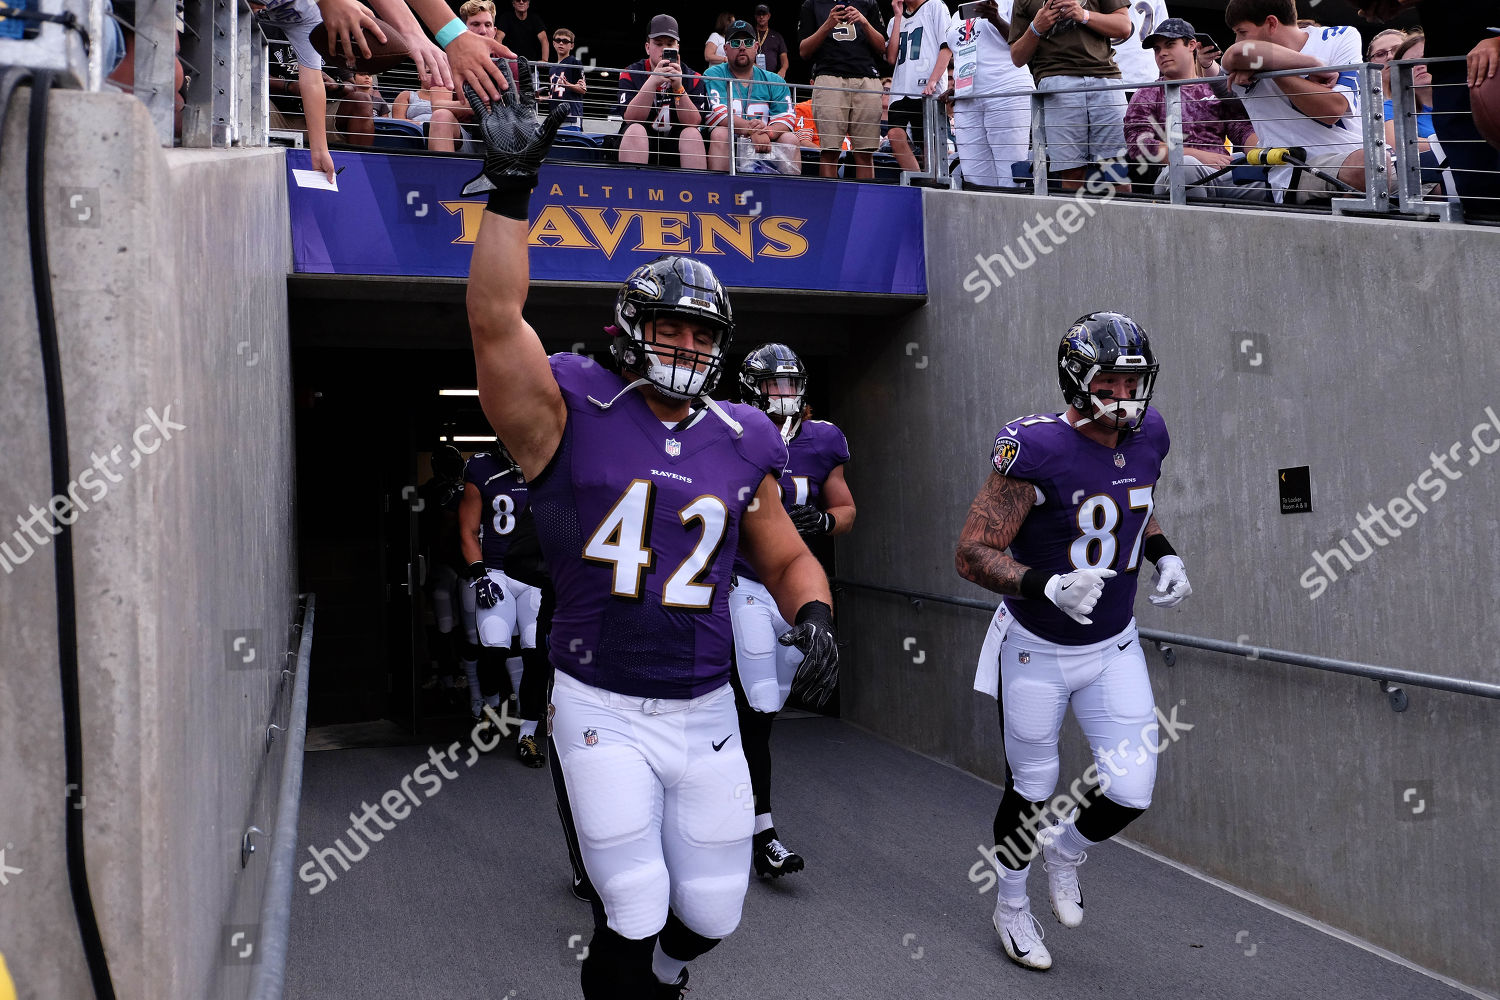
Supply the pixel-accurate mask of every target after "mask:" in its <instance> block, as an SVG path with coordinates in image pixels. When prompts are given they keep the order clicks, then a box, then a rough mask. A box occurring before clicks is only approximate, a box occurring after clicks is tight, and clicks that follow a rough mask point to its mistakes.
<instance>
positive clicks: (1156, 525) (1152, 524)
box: [1141, 514, 1166, 539]
mask: <svg viewBox="0 0 1500 1000" xmlns="http://www.w3.org/2000/svg"><path fill="white" fill-rule="evenodd" d="M1165 534H1166V532H1165V531H1162V530H1161V524H1160V522H1158V521H1157V520H1156V515H1155V514H1152V515H1151V520H1149V521H1147V522H1146V530H1145V532H1143V533H1142V536H1141V537H1142V538H1143V539H1146V538H1150V537H1151V536H1152V535H1165Z"/></svg>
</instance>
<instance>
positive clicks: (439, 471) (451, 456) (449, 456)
mask: <svg viewBox="0 0 1500 1000" xmlns="http://www.w3.org/2000/svg"><path fill="white" fill-rule="evenodd" d="M432 474H433V475H435V476H437V477H438V478H439V479H445V480H448V481H450V482H451V481H453V480H455V479H462V478H463V477H464V454H463V452H461V451H459V450H458V449H457V448H455V447H454V446H453V445H451V444H442V445H438V447H437V448H435V449H434V450H433V452H432Z"/></svg>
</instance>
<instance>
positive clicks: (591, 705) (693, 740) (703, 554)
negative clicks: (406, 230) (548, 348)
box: [464, 59, 838, 998]
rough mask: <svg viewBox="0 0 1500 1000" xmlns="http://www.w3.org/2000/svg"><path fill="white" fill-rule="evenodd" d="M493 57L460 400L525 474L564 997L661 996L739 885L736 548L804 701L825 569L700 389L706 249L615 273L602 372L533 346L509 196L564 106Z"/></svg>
mask: <svg viewBox="0 0 1500 1000" xmlns="http://www.w3.org/2000/svg"><path fill="white" fill-rule="evenodd" d="M501 69H502V72H503V74H504V75H505V76H506V77H507V83H508V84H509V86H508V88H507V89H506V90H505V93H504V96H503V98H502V99H500V100H497V101H493V102H491V103H488V104H486V103H485V102H483V101H482V100H481V99H480V98H479V97H478V95H477V94H475V93H473V91H472V90H468V91H467V96H468V97H469V99H470V103H471V104H472V106H473V108H474V113H475V117H476V120H477V121H478V122H479V124H480V128H481V130H482V132H483V134H484V137H485V147H486V150H485V154H486V155H485V159H484V168H483V171H482V174H481V176H480V177H478V178H476V179H475V180H474V181H471V182H470V183H469V184H468V185H466V186H465V189H464V191H465V193H466V194H473V193H476V192H478V191H482V190H488V191H489V204H488V206H487V209H486V211H485V213H484V218H483V222H482V223H481V225H480V228H479V234H478V239H477V242H476V243H475V246H474V255H473V260H472V263H471V265H470V281H469V288H468V312H469V325H470V330H471V333H472V335H473V341H474V360H475V368H476V370H477V372H478V376H479V400H480V403H481V405H482V406H483V407H484V412H485V415H486V416H487V417H488V418H489V421H490V425H491V426H493V427H494V428H495V430H496V432H497V433H498V434H499V436H500V439H501V440H502V441H504V442H505V446H506V448H507V449H508V450H509V451H510V453H511V455H513V456H514V457H515V460H516V463H517V464H518V465H519V466H520V467H521V472H522V474H523V475H524V476H525V477H526V480H527V485H528V486H529V487H530V497H531V507H532V510H533V512H534V514H535V517H536V523H537V532H538V535H539V537H540V538H541V542H542V551H543V553H544V554H545V555H546V558H547V567H548V569H549V571H550V572H551V574H552V580H553V585H554V588H555V590H556V594H557V608H556V611H555V613H554V615H553V619H552V637H551V659H552V664H553V666H554V667H555V668H556V677H555V680H554V683H553V691H552V706H551V708H550V709H549V711H550V712H551V713H552V739H553V746H554V747H555V748H556V754H557V758H558V762H559V764H560V766H561V768H562V772H563V776H564V779H565V783H566V786H567V793H568V803H569V806H570V807H571V811H572V815H573V819H574V821H575V825H576V827H577V831H578V840H579V848H580V853H581V856H582V860H583V864H584V868H585V869H586V872H587V875H588V877H589V879H590V880H591V881H592V883H593V885H594V887H595V889H596V891H597V892H598V896H599V901H598V902H597V903H595V904H594V934H593V937H592V938H591V939H590V941H589V946H588V956H587V958H585V959H584V960H583V961H582V962H581V963H580V965H581V970H582V971H581V978H582V984H583V993H584V996H585V997H588V998H598V997H642V996H653V997H655V996H663V995H668V996H681V994H682V992H683V991H684V990H685V989H686V982H687V968H686V966H687V963H688V962H689V961H690V960H692V959H694V958H696V957H697V956H699V955H702V954H703V953H704V952H706V951H707V950H708V949H710V948H712V947H713V946H714V945H715V944H717V943H718V940H719V939H720V938H722V937H724V936H725V935H726V934H728V933H730V932H731V931H733V930H734V928H735V927H736V925H738V923H739V920H740V913H741V909H742V907H743V904H744V896H745V890H746V887H747V885H748V884H749V873H750V841H751V833H752V819H751V813H750V812H749V810H747V809H745V808H744V797H743V793H741V794H740V795H739V796H736V789H739V788H743V787H745V786H747V785H748V783H749V778H750V774H749V768H748V766H747V765H746V763H745V755H744V752H743V750H742V748H741V746H740V741H739V726H738V722H737V721H736V716H735V709H734V692H733V690H732V689H731V687H730V684H729V673H730V668H729V654H730V648H731V645H732V643H733V634H732V631H731V628H730V624H729V593H728V592H729V582H730V579H729V578H730V574H731V570H732V567H733V563H734V559H735V554H736V553H737V552H740V551H743V553H744V555H745V557H746V559H747V561H748V562H749V563H750V565H751V566H753V567H754V568H755V571H756V574H757V575H758V576H759V577H760V578H761V580H762V581H764V582H765V584H766V587H767V589H768V590H769V591H770V592H771V594H772V595H773V596H774V598H775V599H776V602H777V603H778V605H779V606H780V607H781V608H782V610H783V614H785V615H787V616H788V617H790V618H791V619H792V620H793V621H794V622H795V623H796V626H795V627H794V628H793V629H792V630H791V631H790V632H789V633H787V634H786V635H785V636H782V638H781V641H782V642H783V643H785V644H787V645H796V646H798V647H799V648H800V649H801V650H802V651H803V653H804V654H805V655H804V658H803V662H802V666H801V668H800V669H799V671H798V675H797V681H798V684H799V688H800V689H802V690H805V691H806V692H807V696H808V697H809V698H812V699H816V698H818V697H826V695H827V692H828V691H829V690H831V689H832V687H833V684H834V683H835V682H836V680H837V663H838V651H837V645H836V643H835V639H834V633H833V628H832V609H831V607H830V600H831V598H830V595H829V590H828V581H827V578H826V577H825V576H824V575H823V569H822V567H821V566H820V565H819V564H818V560H817V559H816V558H815V557H814V556H813V554H812V553H811V552H809V551H808V548H807V546H806V544H804V543H803V541H802V539H801V537H800V536H799V535H798V534H797V529H796V528H795V527H794V526H793V524H792V521H791V519H790V518H789V517H787V514H786V510H785V509H784V508H783V507H782V506H781V503H780V498H779V497H778V496H777V494H776V480H777V477H778V476H779V475H780V474H781V471H782V470H783V469H784V468H785V467H786V445H785V444H784V443H783V442H782V440H781V437H780V435H779V434H777V432H776V428H775V426H774V425H772V424H771V422H770V420H769V419H768V418H767V417H766V415H765V414H764V413H761V412H760V411H759V410H756V409H754V408H753V407H749V406H745V405H743V404H738V403H718V402H716V401H714V400H713V399H711V398H710V397H709V395H708V393H709V392H710V391H711V390H712V389H713V387H714V385H715V383H716V382H717V381H718V379H719V375H720V373H721V369H722V367H723V365H724V360H725V352H726V350H727V349H728V346H729V343H730V338H731V336H732V334H733V331H734V322H733V317H732V313H731V311H730V305H729V297H728V295H727V294H726V293H725V291H724V288H723V286H722V285H721V284H720V283H719V280H718V279H717V278H716V277H715V276H714V274H713V271H712V270H710V269H709V268H708V267H707V266H705V265H704V264H702V263H700V262H698V261H696V260H692V259H690V258H686V257H674V256H664V257H660V258H658V259H657V260H655V261H653V262H652V263H650V264H646V265H642V266H641V267H639V268H637V269H636V270H635V271H633V272H632V273H631V274H630V276H629V277H628V278H627V279H626V280H625V283H624V285H623V286H622V287H621V288H620V291H619V294H618V295H617V296H616V300H615V325H614V326H612V327H610V328H609V333H610V335H611V340H612V343H611V353H612V355H613V357H614V359H615V361H616V362H617V363H618V365H619V369H620V370H619V371H618V372H616V371H612V370H611V369H610V368H607V367H605V366H603V365H599V364H596V363H593V362H592V361H589V360H587V359H585V358H582V357H580V356H578V355H576V354H568V353H563V354H557V355H554V356H552V357H551V358H548V357H547V354H546V352H545V351H544V350H543V348H542V344H541V341H540V339H539V338H538V337H537V335H536V332H535V331H534V330H533V329H532V328H531V326H530V325H529V324H528V323H527V322H526V320H525V319H524V317H523V315H522V308H523V306H524V305H525V301H526V296H527V288H528V276H529V268H528V264H527V236H528V230H529V227H528V225H527V213H528V204H529V201H530V195H531V190H532V188H533V187H534V186H535V184H536V181H537V168H538V166H539V165H540V164H541V161H542V158H543V157H544V156H545V155H546V152H547V148H548V146H549V145H550V144H551V142H552V138H553V136H554V135H555V133H556V131H557V127H558V125H559V124H560V123H561V121H562V120H563V118H564V117H565V116H566V114H567V110H566V109H565V108H562V107H559V108H556V109H554V110H553V112H552V113H551V114H550V115H548V116H547V118H546V119H545V121H539V120H538V119H537V117H536V98H535V94H534V92H533V89H532V84H531V73H530V69H529V66H528V65H527V62H526V60H524V59H522V60H519V69H518V71H517V72H516V74H515V75H514V76H513V75H512V73H511V69H510V65H509V63H506V62H502V63H501ZM516 77H519V86H517V82H516ZM466 89H467V88H466Z"/></svg>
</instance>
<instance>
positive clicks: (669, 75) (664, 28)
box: [619, 14, 708, 170]
mask: <svg viewBox="0 0 1500 1000" xmlns="http://www.w3.org/2000/svg"><path fill="white" fill-rule="evenodd" d="M681 38H682V35H681V33H680V32H679V31H678V30H677V19H676V18H675V17H673V16H672V15H670V14H658V15H656V16H655V17H653V18H652V19H651V28H650V33H649V34H648V35H647V37H646V58H645V59H641V60H638V61H636V62H633V63H631V64H630V65H629V66H627V67H626V68H625V72H623V73H621V74H620V117H621V119H622V121H621V123H620V139H619V144H620V162H621V163H640V164H649V165H651V166H666V167H676V166H681V167H685V168H686V169H688V170H703V169H705V168H707V166H708V155H707V150H705V149H704V146H703V133H702V132H701V131H699V128H698V127H699V126H700V125H702V124H703V118H704V116H705V115H707V114H708V91H707V89H705V88H704V86H703V77H701V76H699V75H698V74H697V73H696V72H694V71H693V70H691V69H689V68H688V67H687V66H685V65H683V63H682V53H681V50H680V48H679V47H680V46H681V44H682V42H681Z"/></svg>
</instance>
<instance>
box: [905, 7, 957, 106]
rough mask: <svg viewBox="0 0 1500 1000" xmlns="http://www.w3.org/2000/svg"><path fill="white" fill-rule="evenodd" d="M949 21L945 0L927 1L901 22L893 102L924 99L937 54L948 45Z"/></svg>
mask: <svg viewBox="0 0 1500 1000" xmlns="http://www.w3.org/2000/svg"><path fill="white" fill-rule="evenodd" d="M903 13H904V11H903ZM948 19H949V14H948V8H947V7H945V6H943V0H924V2H923V4H922V6H920V7H918V8H917V9H916V11H915V12H914V13H913V14H911V16H909V17H904V18H903V19H902V21H901V35H900V38H899V39H898V41H897V47H896V69H895V70H894V71H893V72H892V73H891V99H892V100H898V99H900V98H901V97H903V96H906V97H920V96H921V95H922V88H923V87H925V86H927V78H928V77H929V76H931V75H932V69H933V67H934V66H936V65H937V59H938V52H939V51H941V50H942V47H943V46H944V45H945V44H947V42H946V38H947V35H948Z"/></svg>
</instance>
